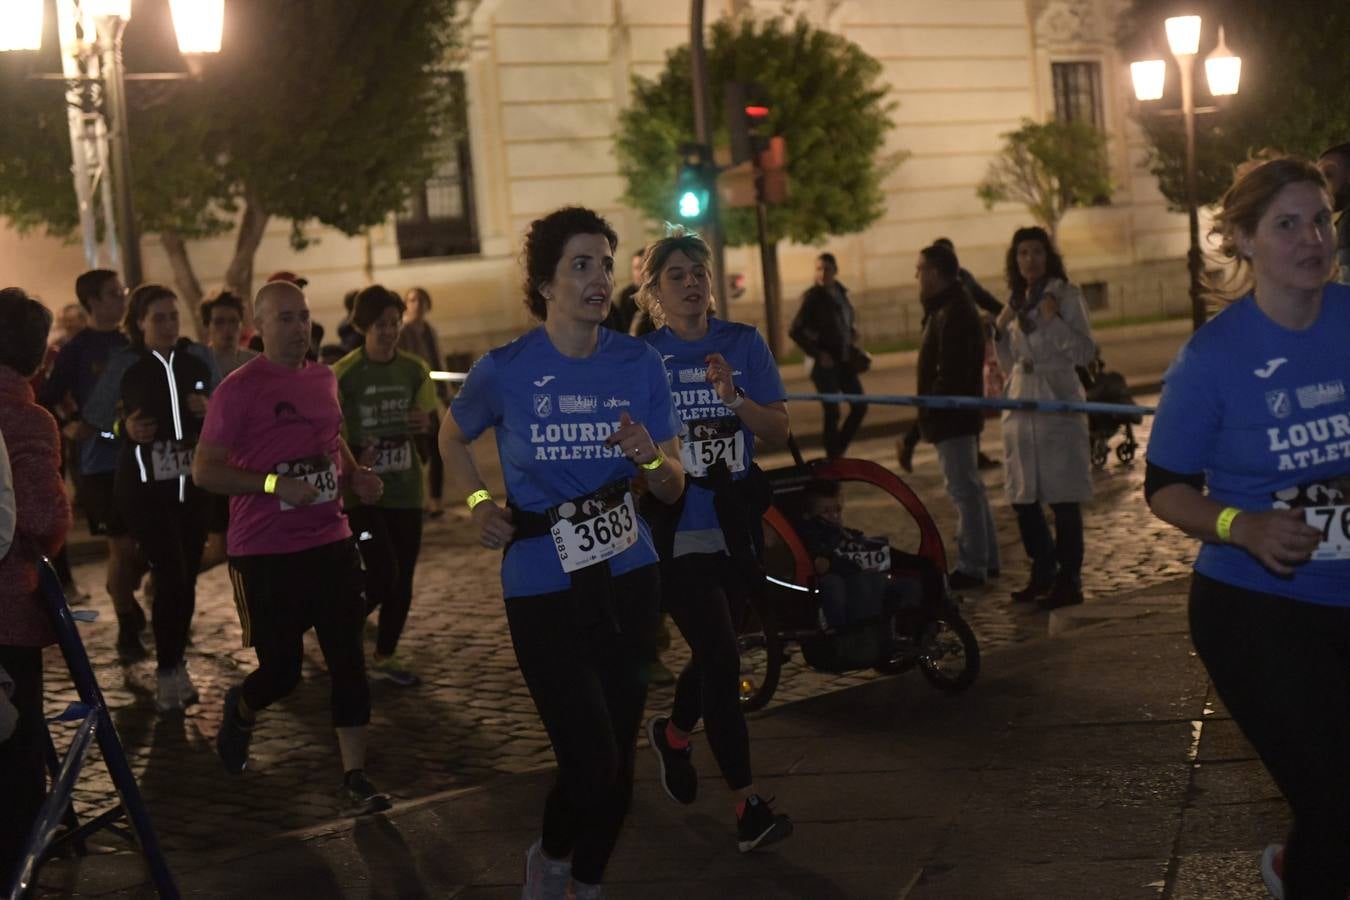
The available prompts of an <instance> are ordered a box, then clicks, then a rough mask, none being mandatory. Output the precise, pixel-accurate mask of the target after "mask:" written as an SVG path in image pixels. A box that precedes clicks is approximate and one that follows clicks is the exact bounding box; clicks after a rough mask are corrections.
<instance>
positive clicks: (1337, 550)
mask: <svg viewBox="0 0 1350 900" xmlns="http://www.w3.org/2000/svg"><path fill="white" fill-rule="evenodd" d="M1303 521H1305V522H1307V523H1308V524H1309V525H1311V526H1312V527H1314V528H1316V529H1317V530H1318V531H1320V532H1322V542H1321V543H1320V544H1318V545H1317V549H1316V550H1314V551H1313V554H1312V558H1313V559H1319V560H1320V559H1350V506H1309V507H1306V508H1304V510H1303Z"/></svg>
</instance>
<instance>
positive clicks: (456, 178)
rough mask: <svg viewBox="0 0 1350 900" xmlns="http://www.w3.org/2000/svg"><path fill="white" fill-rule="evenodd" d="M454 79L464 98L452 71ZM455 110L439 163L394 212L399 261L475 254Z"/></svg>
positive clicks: (467, 173)
mask: <svg viewBox="0 0 1350 900" xmlns="http://www.w3.org/2000/svg"><path fill="white" fill-rule="evenodd" d="M454 77H455V79H456V80H457V81H458V84H457V85H456V86H457V87H458V88H459V90H460V92H461V96H462V93H463V87H464V85H463V81H464V76H463V73H460V72H456V73H454ZM455 108H456V109H457V111H458V112H457V115H458V117H459V121H457V122H451V123H449V126H448V127H447V128H446V134H447V138H446V140H445V141H444V145H443V146H442V147H441V152H440V156H441V163H440V165H438V166H437V167H436V171H435V172H433V173H432V175H431V177H430V178H428V179H427V180H426V181H425V182H424V183H423V184H422V185H421V186H420V187H418V188H417V189H416V190H414V191H413V193H412V196H411V197H409V198H408V202H407V204H406V205H405V206H404V207H403V209H402V210H400V211H399V213H398V217H397V224H398V255H399V258H400V259H426V258H429V257H437V256H464V255H466V254H473V253H477V252H478V250H479V247H478V221H477V216H476V215H475V210H474V205H473V167H472V165H471V160H470V157H469V139H468V136H467V132H468V127H467V122H466V121H465V104H463V103H459V104H456V107H455Z"/></svg>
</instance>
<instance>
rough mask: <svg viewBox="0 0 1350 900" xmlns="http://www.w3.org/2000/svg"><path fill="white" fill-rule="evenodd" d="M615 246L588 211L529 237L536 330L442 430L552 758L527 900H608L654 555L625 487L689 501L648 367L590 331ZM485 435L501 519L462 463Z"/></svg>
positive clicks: (622, 339) (529, 289)
mask: <svg viewBox="0 0 1350 900" xmlns="http://www.w3.org/2000/svg"><path fill="white" fill-rule="evenodd" d="M617 245H618V236H617V235H616V234H615V232H614V229H613V228H612V227H610V225H609V223H608V222H606V221H605V220H604V219H603V218H601V217H600V216H598V215H596V214H595V213H594V212H592V211H590V210H588V209H581V208H577V207H567V208H564V209H560V210H557V211H555V212H553V213H551V214H549V215H547V216H545V217H544V218H542V219H538V220H536V221H535V222H533V223H532V224H531V225H530V230H529V233H528V234H527V235H526V237H525V249H524V254H523V256H524V261H525V269H526V271H525V293H526V305H527V306H528V307H529V310H530V312H531V314H533V315H534V316H535V318H537V319H539V320H541V321H542V322H543V325H541V326H540V327H538V328H535V329H534V330H532V331H530V332H528V333H526V334H525V335H523V336H522V337H520V338H517V339H516V340H514V341H512V342H511V343H509V344H506V345H504V346H501V347H498V348H496V349H495V350H492V351H490V352H488V353H487V355H485V356H483V357H482V358H481V359H479V360H478V362H476V363H475V364H474V366H473V368H472V370H471V371H470V372H469V375H468V378H467V379H466V380H465V382H464V386H463V388H462V389H461V391H460V393H459V395H458V396H457V397H456V398H455V400H454V402H453V403H452V404H451V407H450V415H448V416H446V417H445V419H444V421H443V422H442V424H441V432H440V449H441V455H442V457H443V458H444V460H445V469H446V472H447V473H448V474H449V477H450V479H451V481H452V483H453V484H454V485H455V486H456V488H457V489H459V490H460V491H461V492H462V493H463V494H464V495H467V502H468V504H469V508H470V510H471V511H472V513H471V515H472V519H473V522H474V524H475V525H476V526H477V528H478V530H479V534H480V538H479V539H480V542H481V543H482V544H483V546H485V547H489V548H492V549H500V548H505V551H504V553H503V557H502V593H503V594H504V595H505V598H506V618H507V623H508V625H509V626H510V629H511V643H512V645H513V647H514V649H515V652H516V660H517V662H518V663H519V664H520V671H521V674H522V675H523V676H524V678H525V683H526V685H527V686H528V687H529V690H530V696H531V697H532V698H533V700H534V704H535V707H536V709H538V711H539V717H540V719H541V720H542V721H543V724H544V728H545V729H546V730H547V731H548V735H549V738H550V740H552V742H553V750H554V755H555V756H556V758H557V760H558V776H557V781H556V782H555V783H554V786H553V789H552V790H551V791H550V792H549V795H548V799H547V801H546V802H545V805H544V819H543V833H542V835H541V837H540V840H538V841H536V842H535V843H534V844H533V845H532V846H531V847H530V848H529V851H528V852H527V854H526V872H525V892H524V897H525V900H562V898H563V897H565V896H575V897H576V898H577V900H590V898H596V897H600V896H601V895H602V894H601V887H600V882H601V879H602V877H603V875H604V869H605V864H606V863H607V862H608V860H609V856H610V853H611V852H612V851H613V849H614V843H615V841H616V840H617V838H618V835H619V829H620V827H621V826H622V824H623V820H624V816H625V815H626V813H627V810H628V804H629V800H630V798H631V796H632V787H633V753H634V742H635V741H636V738H637V731H638V728H639V726H640V725H641V721H642V709H643V705H644V703H645V701H646V697H647V685H646V683H645V680H644V675H645V673H646V671H647V667H648V665H649V664H650V662H651V661H652V660H653V659H654V658H655V655H656V648H655V639H656V627H657V621H658V617H659V608H660V597H659V590H660V583H659V578H658V575H657V568H656V563H657V556H656V550H655V547H654V546H653V544H652V538H651V533H650V532H649V531H648V529H647V526H646V524H645V523H644V522H643V521H642V519H641V518H640V517H639V516H638V514H637V507H636V504H635V502H634V496H635V491H634V488H633V485H632V480H633V479H634V478H639V477H640V479H641V480H643V481H645V484H646V491H647V492H649V493H650V494H652V495H653V496H655V497H656V498H658V499H659V500H660V501H662V502H665V503H671V502H674V501H675V500H678V499H679V497H680V495H681V494H682V493H683V491H684V470H683V469H682V468H681V465H680V447H679V438H678V437H677V434H678V432H679V422H678V420H677V419H676V417H675V409H674V406H673V405H672V403H671V397H670V390H669V388H668V386H667V384H666V373H665V370H664V369H663V368H662V366H661V357H660V355H659V354H658V353H657V352H656V351H655V350H653V349H652V348H651V347H648V346H647V345H646V344H644V343H643V342H641V341H639V340H637V339H636V338H631V337H629V336H627V335H622V334H618V333H616V332H614V331H611V330H609V329H606V328H601V327H600V323H601V322H603V321H604V320H605V316H606V315H607V314H608V313H609V305H610V299H611V296H612V294H613V292H614V249H615V247H616V246H617ZM488 428H492V429H494V431H495V434H496V439H497V451H498V454H499V456H500V458H501V464H502V474H503V477H504V478H505V481H506V491H507V496H508V499H507V502H506V503H505V504H504V505H499V504H498V503H497V502H496V501H495V500H493V499H492V497H491V496H490V495H489V494H488V492H487V489H486V486H485V485H484V483H483V479H482V477H481V476H480V475H479V473H478V470H477V468H476V466H475V465H474V462H473V457H472V455H471V454H470V451H469V444H470V442H471V441H473V440H474V439H476V438H477V437H478V436H479V435H481V434H482V433H483V432H484V431H486V430H487V429H488ZM569 879H570V880H571V881H572V885H571V889H572V891H573V893H572V894H570V895H569V894H568V887H569V885H568V881H569Z"/></svg>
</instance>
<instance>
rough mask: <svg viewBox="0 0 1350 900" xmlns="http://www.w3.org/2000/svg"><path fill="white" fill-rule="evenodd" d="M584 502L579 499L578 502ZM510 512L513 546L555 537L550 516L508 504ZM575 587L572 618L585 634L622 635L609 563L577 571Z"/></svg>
mask: <svg viewBox="0 0 1350 900" xmlns="http://www.w3.org/2000/svg"><path fill="white" fill-rule="evenodd" d="M581 499H582V498H577V500H576V501H572V502H574V503H575V502H579V501H580V500H581ZM506 505H507V508H509V509H510V510H511V521H512V522H513V523H514V524H515V526H516V532H515V536H514V537H512V539H511V543H514V542H515V541H518V540H523V539H525V538H535V537H545V536H547V535H549V534H551V533H552V530H553V522H552V521H551V520H550V519H549V516H548V514H547V513H537V512H530V511H529V510H524V509H521V508H520V507H519V506H516V505H515V504H514V503H512V502H511V500H510V498H507V501H506ZM511 543H508V544H507V545H506V547H505V548H503V550H502V556H503V557H505V556H506V551H507V550H509V549H511ZM571 580H572V585H571V587H570V588H569V589H568V593H569V595H570V596H571V603H572V610H573V617H574V618H575V620H576V622H577V624H578V625H579V626H580V627H581V629H582V630H583V631H586V632H589V633H593V634H595V635H597V636H604V635H615V634H620V633H622V631H623V629H621V628H620V627H619V618H618V616H616V615H615V614H614V577H613V573H612V572H611V571H610V568H609V560H604V561H603V562H598V563H595V564H593V565H589V566H587V567H586V568H584V569H578V570H577V571H575V572H573V573H572V575H571Z"/></svg>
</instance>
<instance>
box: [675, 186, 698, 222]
mask: <svg viewBox="0 0 1350 900" xmlns="http://www.w3.org/2000/svg"><path fill="white" fill-rule="evenodd" d="M701 215H703V201H702V199H701V198H700V197H699V195H698V193H697V192H696V191H685V192H684V193H683V194H681V195H680V217H681V218H684V219H697V218H698V217H699V216H701Z"/></svg>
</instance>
